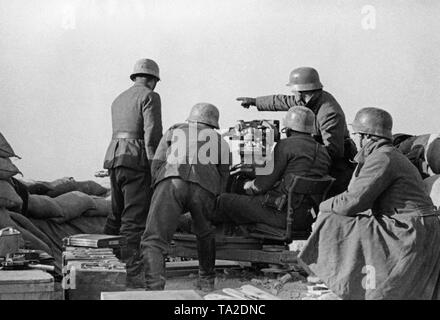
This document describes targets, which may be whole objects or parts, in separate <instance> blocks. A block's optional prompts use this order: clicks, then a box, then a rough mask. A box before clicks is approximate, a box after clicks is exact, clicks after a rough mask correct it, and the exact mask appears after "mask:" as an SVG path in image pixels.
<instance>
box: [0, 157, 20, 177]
mask: <svg viewBox="0 0 440 320" xmlns="http://www.w3.org/2000/svg"><path fill="white" fill-rule="evenodd" d="M17 173H21V172H20V170H18V168H17V167H16V166H15V164H13V163H12V161H11V159H9V158H0V179H1V180H7V179H9V178H12V177H13V176H15V175H16V174H17Z"/></svg>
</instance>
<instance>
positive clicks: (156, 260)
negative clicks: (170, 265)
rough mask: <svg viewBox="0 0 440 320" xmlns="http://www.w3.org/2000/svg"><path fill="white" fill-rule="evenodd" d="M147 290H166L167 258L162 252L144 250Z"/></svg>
mask: <svg viewBox="0 0 440 320" xmlns="http://www.w3.org/2000/svg"><path fill="white" fill-rule="evenodd" d="M143 262H144V270H145V290H163V289H164V288H165V281H166V278H165V258H164V256H163V254H162V253H161V252H160V251H155V250H144V252H143Z"/></svg>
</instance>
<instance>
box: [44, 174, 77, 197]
mask: <svg viewBox="0 0 440 320" xmlns="http://www.w3.org/2000/svg"><path fill="white" fill-rule="evenodd" d="M48 186H49V187H50V188H51V189H52V190H50V191H48V192H47V195H48V196H49V197H52V198H55V197H58V196H60V195H62V194H65V193H68V192H71V191H75V190H76V181H75V179H73V178H72V177H64V178H61V179H57V180H54V181H52V182H49V183H48Z"/></svg>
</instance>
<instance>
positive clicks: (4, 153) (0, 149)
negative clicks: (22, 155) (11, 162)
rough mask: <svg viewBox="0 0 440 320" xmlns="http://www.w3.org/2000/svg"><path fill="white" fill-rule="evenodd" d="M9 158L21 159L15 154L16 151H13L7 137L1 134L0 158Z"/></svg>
mask: <svg viewBox="0 0 440 320" xmlns="http://www.w3.org/2000/svg"><path fill="white" fill-rule="evenodd" d="M9 157H17V158H19V156H17V155H16V154H15V152H14V150H12V147H11V145H10V144H9V143H8V141H6V139H5V137H4V136H3V135H2V134H1V133H0V158H9Z"/></svg>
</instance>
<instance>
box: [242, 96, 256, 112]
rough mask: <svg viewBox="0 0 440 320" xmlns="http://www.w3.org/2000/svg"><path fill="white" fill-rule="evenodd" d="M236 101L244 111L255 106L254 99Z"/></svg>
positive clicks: (246, 98) (244, 98) (245, 98)
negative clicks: (239, 102)
mask: <svg viewBox="0 0 440 320" xmlns="http://www.w3.org/2000/svg"><path fill="white" fill-rule="evenodd" d="M237 101H241V105H242V106H243V108H246V109H248V108H249V107H250V106H255V104H256V99H255V98H249V97H238V98H237Z"/></svg>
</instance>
